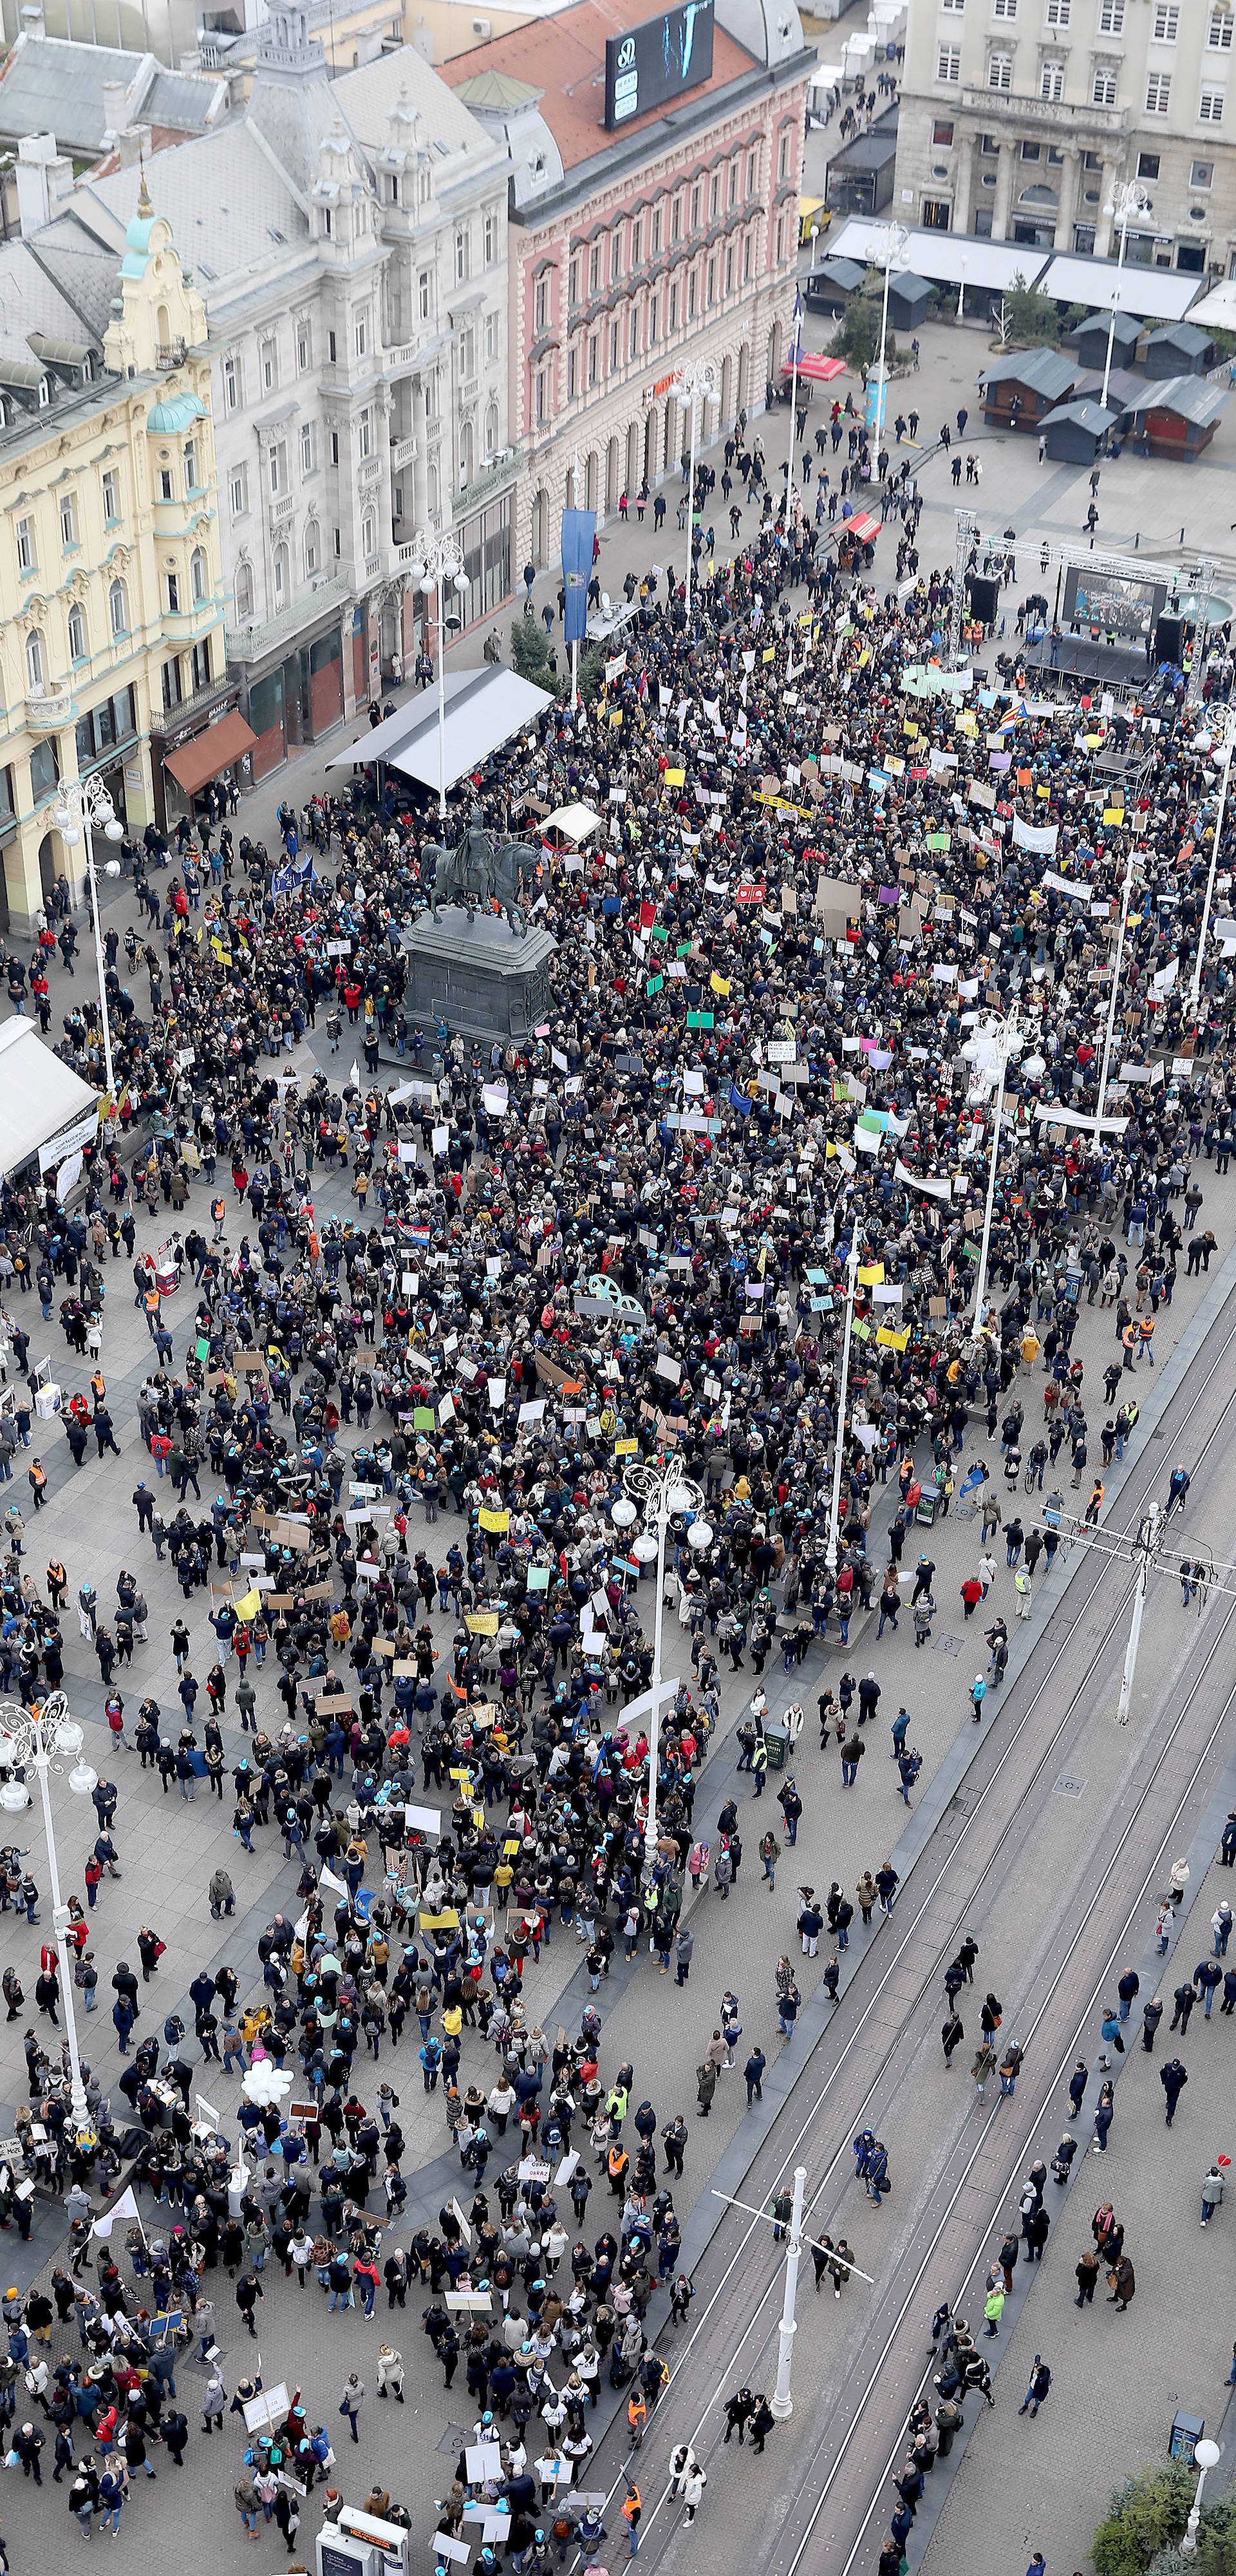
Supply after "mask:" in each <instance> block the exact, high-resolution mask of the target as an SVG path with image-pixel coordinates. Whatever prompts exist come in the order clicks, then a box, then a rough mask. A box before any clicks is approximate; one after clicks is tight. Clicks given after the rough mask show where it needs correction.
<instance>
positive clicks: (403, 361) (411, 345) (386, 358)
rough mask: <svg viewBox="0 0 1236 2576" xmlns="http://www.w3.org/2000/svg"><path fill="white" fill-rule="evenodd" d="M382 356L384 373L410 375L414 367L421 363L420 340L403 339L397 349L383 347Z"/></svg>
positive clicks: (388, 374)
mask: <svg viewBox="0 0 1236 2576" xmlns="http://www.w3.org/2000/svg"><path fill="white" fill-rule="evenodd" d="M381 358H382V372H383V374H384V375H387V376H410V375H411V374H412V371H413V369H414V368H415V367H418V366H419V365H420V360H421V344H420V341H419V340H403V341H401V342H400V344H399V347H398V348H397V349H383V350H382V351H381Z"/></svg>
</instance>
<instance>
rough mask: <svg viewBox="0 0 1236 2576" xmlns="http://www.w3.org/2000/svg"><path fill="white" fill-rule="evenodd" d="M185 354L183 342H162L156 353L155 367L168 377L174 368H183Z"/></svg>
mask: <svg viewBox="0 0 1236 2576" xmlns="http://www.w3.org/2000/svg"><path fill="white" fill-rule="evenodd" d="M185 353H186V343H185V342H184V341H183V340H161V341H160V343H159V346H158V349H157V351H156V353H155V365H156V366H157V367H158V368H159V369H160V370H161V372H162V373H163V374H165V375H166V374H168V373H170V371H171V369H172V368H173V367H183V365H184V362H185Z"/></svg>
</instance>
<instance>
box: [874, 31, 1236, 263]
mask: <svg viewBox="0 0 1236 2576" xmlns="http://www.w3.org/2000/svg"><path fill="white" fill-rule="evenodd" d="M1234 27H1236V18H1234V16H1233V11H1232V9H1231V7H1230V6H1226V5H1224V0H916V6H915V7H914V8H912V9H911V11H910V14H909V23H908V29H907V35H906V56H905V67H904V73H903V78H902V86H901V101H900V124H899V129H898V138H897V189H896V210H897V212H898V213H899V214H901V215H902V216H903V218H904V220H905V221H906V222H907V223H911V224H919V225H922V226H924V227H926V228H927V229H929V230H931V229H934V230H939V231H952V232H956V233H973V234H976V235H978V236H979V237H980V238H983V239H987V240H992V241H1009V242H1025V243H1026V245H1027V246H1028V247H1029V248H1034V249H1039V250H1051V249H1056V250H1065V251H1075V252H1079V253H1080V254H1081V255H1082V256H1083V257H1089V256H1091V255H1094V256H1097V257H1099V258H1103V257H1106V256H1107V255H1108V254H1109V253H1113V252H1114V251H1115V250H1116V249H1117V248H1118V247H1119V237H1118V235H1115V234H1114V231H1113V224H1112V218H1111V216H1110V214H1109V213H1108V212H1107V208H1108V207H1109V205H1110V204H1111V202H1112V198H1111V192H1112V188H1113V185H1114V183H1115V182H1116V181H1117V180H1135V181H1138V182H1140V183H1141V185H1142V187H1143V189H1144V192H1145V196H1146V199H1147V201H1148V206H1149V212H1148V213H1147V214H1146V215H1145V216H1144V217H1143V218H1141V219H1140V220H1138V221H1135V222H1134V223H1132V224H1131V225H1130V228H1129V237H1128V251H1127V257H1128V258H1129V259H1130V260H1134V261H1141V262H1144V263H1147V264H1153V265H1157V266H1162V267H1167V268H1175V269H1180V270H1183V271H1185V272H1187V273H1190V274H1198V275H1200V274H1205V273H1206V272H1208V271H1209V272H1212V273H1214V274H1216V275H1219V276H1224V275H1228V274H1231V273H1233V269H1234V267H1236V149H1234V147H1236V81H1234V80H1233V78H1232V71H1233V59H1234V56H1233V29H1234Z"/></svg>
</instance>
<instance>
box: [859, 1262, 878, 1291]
mask: <svg viewBox="0 0 1236 2576" xmlns="http://www.w3.org/2000/svg"><path fill="white" fill-rule="evenodd" d="M858 1275H859V1279H860V1280H861V1282H862V1285H863V1287H864V1288H882V1287H883V1285H884V1264H883V1262H882V1261H861V1262H860V1263H859V1267H858Z"/></svg>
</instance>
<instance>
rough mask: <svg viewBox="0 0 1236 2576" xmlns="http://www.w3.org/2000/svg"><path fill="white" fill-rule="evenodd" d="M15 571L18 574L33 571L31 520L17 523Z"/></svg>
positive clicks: (32, 523)
mask: <svg viewBox="0 0 1236 2576" xmlns="http://www.w3.org/2000/svg"><path fill="white" fill-rule="evenodd" d="M17 569H18V571H19V572H33V570H34V521H33V519H19V520H18V522H17Z"/></svg>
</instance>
